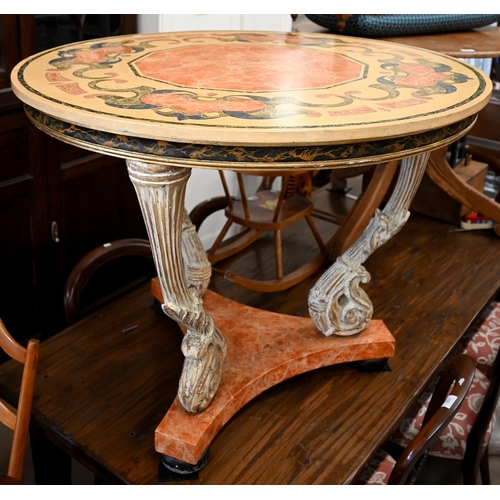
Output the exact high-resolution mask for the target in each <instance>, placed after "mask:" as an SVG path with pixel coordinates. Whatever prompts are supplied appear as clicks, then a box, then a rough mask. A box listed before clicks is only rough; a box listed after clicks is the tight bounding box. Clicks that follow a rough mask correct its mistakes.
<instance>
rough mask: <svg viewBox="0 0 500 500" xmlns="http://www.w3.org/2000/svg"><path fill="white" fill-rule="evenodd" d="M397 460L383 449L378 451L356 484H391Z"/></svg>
mask: <svg viewBox="0 0 500 500" xmlns="http://www.w3.org/2000/svg"><path fill="white" fill-rule="evenodd" d="M395 464H396V460H394V458H392V457H391V455H389V454H388V453H386V452H385V451H383V450H380V451H379V452H377V453H376V454H375V455H374V457H373V458H372V459H371V460H370V463H369V464H368V465H367V466H366V467H365V470H364V471H363V472H362V473H361V474H360V476H359V478H358V479H357V481H356V484H389V477H390V475H391V472H392V469H394V465H395Z"/></svg>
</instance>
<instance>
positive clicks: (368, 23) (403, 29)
mask: <svg viewBox="0 0 500 500" xmlns="http://www.w3.org/2000/svg"><path fill="white" fill-rule="evenodd" d="M306 17H307V18H308V19H310V20H311V21H313V22H314V23H316V24H319V25H320V26H322V27H323V28H327V29H329V30H330V31H332V32H334V33H342V34H343V35H352V36H361V37H389V36H411V35H427V34H430V33H445V32H450V31H467V30H471V29H474V28H480V27H482V26H487V25H488V24H492V23H495V22H499V21H500V14H352V15H351V16H350V17H349V18H348V19H347V20H346V21H345V27H344V29H343V30H341V29H339V27H338V25H337V18H336V15H335V14H306Z"/></svg>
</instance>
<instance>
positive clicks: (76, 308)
mask: <svg viewBox="0 0 500 500" xmlns="http://www.w3.org/2000/svg"><path fill="white" fill-rule="evenodd" d="M133 256H135V257H143V258H146V259H150V260H151V276H149V275H148V276H147V277H146V278H147V279H150V278H152V277H153V276H154V275H155V270H154V266H153V254H152V251H151V245H150V243H149V241H148V240H144V239H140V238H125V239H121V240H116V241H113V242H111V243H107V244H105V245H101V246H100V247H98V248H96V249H94V250H92V251H90V252H89V253H87V254H86V255H85V256H84V257H83V258H82V259H81V260H80V261H79V262H78V263H77V264H76V266H75V267H74V268H73V270H72V271H71V273H70V275H69V276H68V279H67V280H66V284H65V286H64V299H63V305H64V314H65V316H66V321H67V322H68V325H71V324H73V323H74V322H75V321H76V320H77V319H79V318H80V317H81V316H82V315H83V307H82V303H81V293H82V291H83V290H84V289H85V287H86V286H87V284H88V283H89V281H90V279H91V278H92V276H94V274H95V273H96V271H97V270H98V269H100V268H101V267H102V266H103V265H104V264H106V263H109V262H111V261H114V260H115V259H118V258H120V257H133ZM124 291H126V290H124ZM93 308H95V307H93Z"/></svg>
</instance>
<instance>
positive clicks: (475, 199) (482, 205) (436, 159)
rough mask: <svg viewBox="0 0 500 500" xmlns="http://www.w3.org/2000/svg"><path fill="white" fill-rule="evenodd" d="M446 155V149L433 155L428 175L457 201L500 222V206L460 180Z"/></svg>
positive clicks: (428, 167)
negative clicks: (447, 160)
mask: <svg viewBox="0 0 500 500" xmlns="http://www.w3.org/2000/svg"><path fill="white" fill-rule="evenodd" d="M445 154H446V148H441V149H438V150H436V151H433V152H432V153H431V157H430V159H429V164H428V166H427V170H426V173H427V175H428V176H429V177H430V178H431V179H432V180H433V181H434V182H435V183H436V184H437V185H438V186H439V187H440V188H441V189H443V191H445V192H446V193H448V194H449V195H450V196H452V197H453V198H455V200H457V201H459V202H460V203H462V204H463V205H465V206H467V207H470V208H472V209H473V210H476V211H477V212H480V213H482V214H484V215H486V216H487V217H488V218H490V219H491V220H494V221H495V222H500V204H498V203H496V202H495V201H494V200H492V199H491V198H489V197H488V196H486V195H485V194H483V193H481V192H479V191H478V190H477V189H474V188H473V187H471V186H469V185H468V184H467V183H466V182H464V181H463V180H462V179H460V177H458V176H457V175H456V174H455V172H454V170H453V169H452V168H451V167H450V166H449V165H448V163H447V162H446V160H445Z"/></svg>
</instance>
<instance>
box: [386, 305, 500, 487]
mask: <svg viewBox="0 0 500 500" xmlns="http://www.w3.org/2000/svg"><path fill="white" fill-rule="evenodd" d="M499 347H500V303H498V302H492V303H491V304H490V305H489V306H488V307H487V308H486V309H485V311H484V312H483V313H482V315H481V316H480V317H479V318H478V319H477V320H476V321H475V322H473V324H472V325H471V327H470V328H469V331H468V332H466V333H465V335H464V340H463V343H462V346H461V349H462V350H463V352H464V353H466V354H468V355H469V356H470V357H472V358H473V359H474V360H475V361H476V363H477V368H476V372H475V374H474V381H473V383H472V385H471V387H470V389H469V392H468V394H467V397H466V400H465V401H464V403H463V404H462V406H461V407H460V409H459V411H458V413H457V414H456V416H455V417H454V419H453V420H452V421H451V422H450V424H449V425H448V426H447V427H446V429H444V430H443V432H442V433H441V436H440V437H439V439H438V440H437V441H436V442H435V443H434V444H433V445H432V446H431V448H430V449H429V455H430V456H433V457H437V458H438V459H448V460H449V459H451V460H460V461H461V462H462V464H461V465H462V467H461V468H462V478H463V483H464V484H476V481H477V478H478V474H479V473H480V475H481V480H482V483H483V484H491V479H490V472H489V460H488V457H489V454H488V444H489V441H490V437H491V433H492V430H493V428H494V426H495V421H496V417H497V413H498V402H499V396H500V356H499V355H498V351H499ZM432 390H433V384H432V383H431V384H430V386H429V387H428V389H427V390H426V391H424V393H423V394H422V395H421V397H420V398H419V400H418V402H417V403H416V404H415V405H414V406H413V407H412V408H411V410H410V411H409V412H408V415H407V416H406V417H405V419H404V420H403V421H402V423H401V425H400V426H399V428H398V429H397V430H396V432H395V433H394V434H393V435H392V436H391V438H390V440H391V441H392V442H393V443H396V444H397V445H399V446H402V447H404V446H406V445H407V443H408V442H409V440H410V439H412V437H413V436H414V435H415V434H416V433H417V432H418V431H419V429H420V427H421V425H422V415H423V414H424V413H425V409H426V407H427V405H428V403H429V399H430V396H431V393H432Z"/></svg>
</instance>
